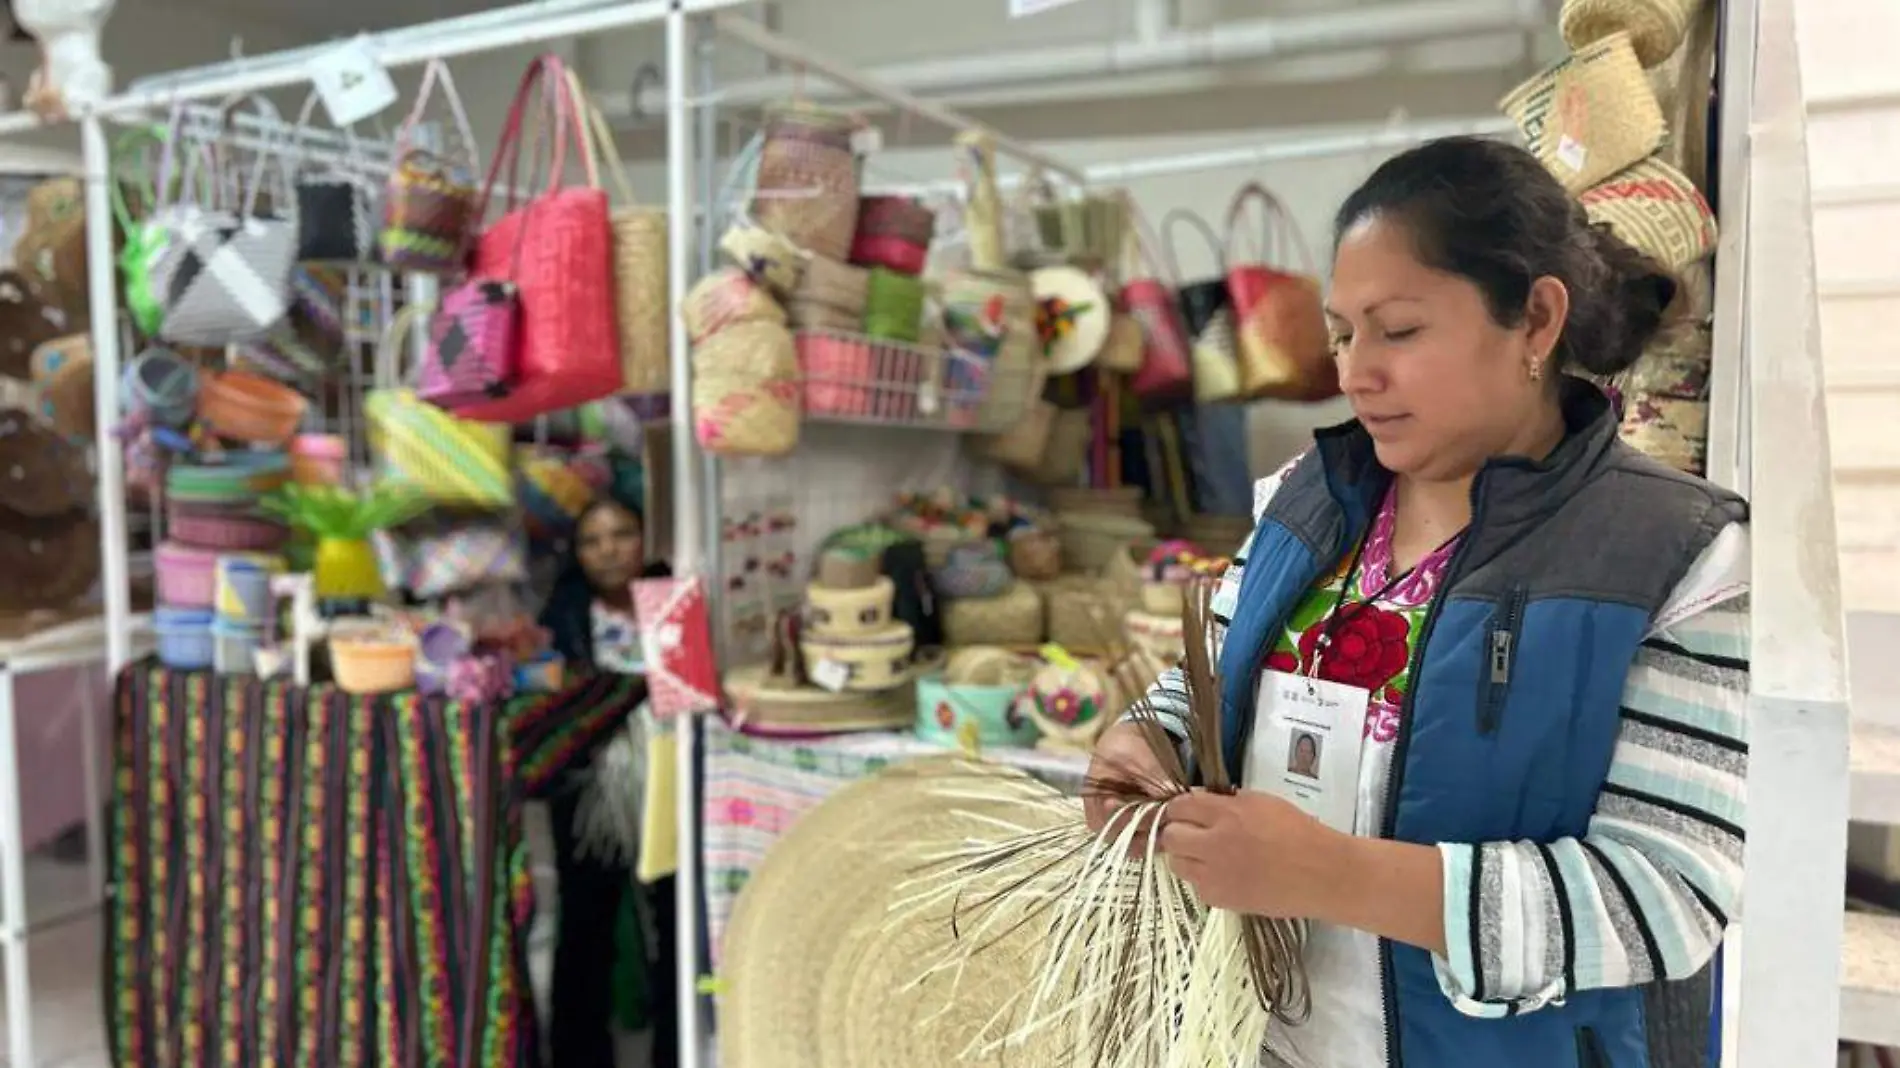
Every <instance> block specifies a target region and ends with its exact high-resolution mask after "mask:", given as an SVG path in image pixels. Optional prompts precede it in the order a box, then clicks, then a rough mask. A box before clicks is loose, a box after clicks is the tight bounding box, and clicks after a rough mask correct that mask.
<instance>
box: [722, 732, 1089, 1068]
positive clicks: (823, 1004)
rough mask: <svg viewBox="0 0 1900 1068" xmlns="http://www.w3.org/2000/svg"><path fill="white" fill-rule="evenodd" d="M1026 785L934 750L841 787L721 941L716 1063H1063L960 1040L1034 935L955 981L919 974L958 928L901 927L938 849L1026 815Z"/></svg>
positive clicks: (782, 849) (889, 1067)
mask: <svg viewBox="0 0 1900 1068" xmlns="http://www.w3.org/2000/svg"><path fill="white" fill-rule="evenodd" d="M1031 789H1033V786H1032V780H1030V779H1029V778H1028V777H1027V776H1024V775H1022V774H1021V773H1018V772H1015V771H1011V770H1009V769H1006V768H1002V767H998V766H995V765H988V764H981V763H976V762H973V761H969V760H965V759H961V758H957V757H936V758H929V759H925V760H918V761H913V762H909V763H905V764H898V765H895V766H893V767H891V768H889V769H887V770H885V771H884V772H882V773H880V774H878V775H875V776H873V777H871V778H868V779H861V780H859V781H858V782H855V783H853V784H851V785H850V786H847V787H845V788H844V789H842V790H840V791H839V792H838V793H836V794H833V795H832V796H831V797H830V798H829V799H827V800H826V801H825V802H824V803H822V804H820V805H819V806H818V807H817V808H815V809H813V810H811V811H810V812H808V813H806V814H805V815H804V816H803V817H802V818H801V819H800V820H799V821H798V822H797V823H796V824H794V825H793V827H792V829H791V831H790V833H788V834H786V835H785V837H783V838H781V839H780V840H779V841H778V843H777V844H776V845H774V846H773V847H772V851H771V852H770V853H769V854H767V856H766V859H765V863H764V864H763V865H762V866H761V867H760V868H759V869H758V871H757V872H756V873H754V874H753V876H752V878H751V880H750V881H749V882H747V883H746V886H745V889H744V890H743V891H742V892H741V894H740V896H739V901H738V905H737V907H736V909H735V910H734V912H733V916H732V922H731V925H730V926H729V927H728V928H727V931H726V937H725V942H724V945H725V960H724V962H723V965H722V968H721V971H722V972H723V976H722V978H723V985H724V988H725V992H724V994H723V995H722V997H721V998H720V1003H719V1023H720V1026H719V1063H720V1065H721V1066H722V1068H900V1066H902V1068H922V1066H930V1068H947V1066H950V1065H975V1066H998V1068H1000V1066H1002V1065H1006V1064H1007V1065H1012V1066H1013V1065H1024V1066H1028V1065H1054V1064H1057V1063H1059V1061H1060V1057H1059V1056H1058V1055H1057V1053H1056V1051H1055V1050H1052V1049H1042V1048H1037V1047H1034V1046H1032V1047H1030V1048H1017V1049H1010V1050H1008V1051H1007V1052H1006V1053H1004V1054H1000V1055H995V1056H989V1057H966V1056H965V1054H966V1049H967V1047H969V1046H970V1045H971V1044H972V1043H973V1042H974V1041H975V1040H976V1038H977V1036H978V1034H979V1033H980V1032H981V1031H982V1030H983V1029H984V1027H985V1025H988V1024H990V1023H991V1022H992V1019H993V1018H994V1017H995V1016H996V1014H997V1013H998V1012H999V1011H1000V1010H1002V1009H1003V1008H1004V1006H1005V1005H1006V1004H1007V1001H1008V999H1009V998H1010V997H1012V996H1013V995H1015V994H1016V993H1017V992H1019V991H1020V990H1021V989H1022V988H1023V987H1024V986H1025V985H1026V984H1028V983H1029V982H1031V981H1032V980H1033V979H1034V977H1035V974H1036V972H1035V968H1036V963H1037V962H1036V951H1037V949H1038V944H1037V938H1038V936H1039V935H1038V931H1037V929H1036V927H1035V925H1033V924H1030V925H1024V927H1023V928H1022V929H1021V930H1019V931H1017V932H1015V933H1012V934H1009V935H1005V936H1003V937H1002V938H1000V939H999V940H998V941H996V942H993V943H988V944H986V948H985V951H984V952H980V953H976V954H974V955H973V956H972V958H971V960H970V962H969V964H968V965H967V966H966V967H965V968H964V969H963V971H962V972H961V974H951V973H941V974H937V975H932V976H929V977H923V976H920V975H919V974H918V972H919V968H920V965H919V962H920V961H928V960H932V959H936V958H939V957H941V956H942V952H941V951H942V950H943V949H944V948H945V947H946V945H947V944H948V943H949V942H950V941H951V940H953V939H954V938H955V937H956V936H955V934H954V932H953V928H952V925H951V923H950V918H949V916H948V915H947V914H946V915H941V916H937V915H924V916H922V917H920V918H917V919H909V918H907V919H906V920H905V921H904V922H902V923H895V922H893V921H892V919H891V918H890V912H891V908H892V906H893V904H894V903H895V902H896V900H897V899H898V897H899V891H900V889H902V888H903V887H904V885H905V884H906V883H907V882H908V881H909V880H911V879H914V878H915V877H916V876H917V873H918V871H919V869H921V868H923V867H924V866H926V865H927V864H928V863H929V862H930V861H931V860H932V859H933V858H935V857H936V856H937V855H938V854H941V853H943V852H945V851H947V850H949V849H952V848H954V847H957V846H959V845H961V844H962V843H963V842H964V841H965V840H966V839H969V838H973V837H978V836H981V835H982V834H984V833H985V822H984V821H985V820H986V819H989V818H994V817H997V816H1002V815H1010V814H1014V813H1016V812H1017V811H1018V810H1019V809H1020V808H1021V807H1022V805H1021V798H1023V797H1026V796H1029V794H1028V791H1029V790H1031Z"/></svg>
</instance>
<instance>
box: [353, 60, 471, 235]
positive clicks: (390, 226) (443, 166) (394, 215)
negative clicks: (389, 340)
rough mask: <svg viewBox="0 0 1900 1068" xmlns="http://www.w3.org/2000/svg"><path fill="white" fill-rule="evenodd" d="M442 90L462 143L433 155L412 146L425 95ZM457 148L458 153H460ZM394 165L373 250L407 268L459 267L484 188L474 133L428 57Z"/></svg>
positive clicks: (443, 71)
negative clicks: (478, 172) (480, 184)
mask: <svg viewBox="0 0 1900 1068" xmlns="http://www.w3.org/2000/svg"><path fill="white" fill-rule="evenodd" d="M438 85H439V86H440V87H441V90H442V96H443V99H444V100H446V101H447V102H448V106H449V114H450V117H451V118H452V119H453V121H454V127H453V128H454V132H455V133H456V134H457V135H458V136H459V137H460V138H461V142H460V144H459V146H455V147H449V146H444V148H443V150H442V151H441V152H430V151H427V150H425V149H423V148H421V147H419V146H417V145H416V144H415V135H416V130H417V128H418V127H419V126H420V125H421V123H422V116H423V114H424V110H425V109H426V108H427V106H428V103H429V95H430V93H432V92H433V91H434V90H435V89H436V88H437V86H438ZM457 148H459V151H457ZM392 157H393V160H392V161H393V163H394V166H393V167H392V168H391V169H390V172H389V185H388V187H387V189H386V190H385V191H384V195H383V223H382V231H381V232H380V233H379V234H378V235H377V238H376V248H377V252H378V254H379V256H380V258H381V259H382V261H383V262H384V263H386V264H388V265H389V266H391V267H397V268H400V269H402V270H405V271H424V272H439V273H450V272H454V271H459V270H461V268H462V261H463V258H464V257H465V256H466V255H467V254H468V248H469V242H470V241H471V240H472V239H473V237H474V233H475V227H476V226H477V225H479V223H480V221H481V218H480V215H479V208H478V204H479V203H480V201H481V189H480V187H478V186H477V185H476V184H475V174H476V166H477V163H476V160H477V159H478V158H479V155H478V150H477V148H476V144H475V132H474V130H472V129H471V128H470V127H469V124H468V112H467V111H465V110H464V109H463V107H462V97H461V94H459V93H457V92H456V91H455V79H454V78H453V77H451V76H450V74H449V68H448V64H446V63H443V62H442V61H441V60H439V59H433V60H430V61H429V63H428V65H427V66H426V67H424V68H423V72H422V86H421V88H419V89H417V90H416V102H415V105H414V106H413V107H412V108H411V109H410V111H409V115H408V117H407V118H405V119H404V120H403V124H402V126H401V127H399V128H398V130H397V132H396V143H395V146H394V151H393V153H392Z"/></svg>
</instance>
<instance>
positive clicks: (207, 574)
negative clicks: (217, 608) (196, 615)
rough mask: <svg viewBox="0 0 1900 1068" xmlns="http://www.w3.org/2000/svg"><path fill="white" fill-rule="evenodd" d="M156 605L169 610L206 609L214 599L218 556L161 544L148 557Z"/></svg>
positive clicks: (176, 545) (207, 551)
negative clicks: (154, 577) (155, 582)
mask: <svg viewBox="0 0 1900 1068" xmlns="http://www.w3.org/2000/svg"><path fill="white" fill-rule="evenodd" d="M152 564H153V570H154V571H155V572H156V573H157V578H158V603H160V604H162V605H168V606H170V607H173V608H209V607H211V605H212V603H213V602H214V601H215V600H216V599H217V595H218V554H217V553H216V552H215V551H213V550H210V549H203V548H199V547H197V546H193V545H181V544H179V543H178V542H176V541H168V542H162V543H161V544H160V545H159V546H158V548H157V549H156V550H154V551H153V553H152Z"/></svg>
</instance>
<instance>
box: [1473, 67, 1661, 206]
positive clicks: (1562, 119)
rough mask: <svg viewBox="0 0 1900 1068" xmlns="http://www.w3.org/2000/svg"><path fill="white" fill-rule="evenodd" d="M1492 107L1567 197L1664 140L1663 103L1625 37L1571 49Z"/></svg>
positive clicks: (1653, 148)
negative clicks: (1521, 136)
mask: <svg viewBox="0 0 1900 1068" xmlns="http://www.w3.org/2000/svg"><path fill="white" fill-rule="evenodd" d="M1498 108H1499V109H1500V110H1501V111H1503V112H1504V113H1505V114H1506V115H1508V116H1510V117H1511V119H1512V120H1513V121H1514V122H1516V123H1517V125H1518V127H1519V128H1520V129H1522V130H1523V131H1524V142H1525V145H1526V147H1528V148H1529V149H1530V150H1531V153H1532V154H1533V155H1535V156H1536V157H1537V158H1538V159H1539V160H1541V161H1542V162H1543V164H1544V166H1545V167H1547V168H1549V169H1550V172H1551V173H1552V174H1554V175H1556V176H1557V179H1558V180H1559V181H1561V182H1563V184H1564V188H1565V189H1567V190H1569V191H1570V192H1571V193H1581V192H1582V191H1584V190H1585V189H1588V188H1590V187H1591V186H1593V185H1595V184H1597V183H1598V182H1601V181H1602V180H1604V179H1605V178H1608V177H1610V176H1611V175H1613V174H1615V173H1616V172H1618V171H1620V170H1623V169H1624V168H1626V167H1630V166H1633V165H1634V164H1636V163H1637V162H1638V161H1640V160H1643V159H1646V158H1648V157H1649V155H1650V154H1652V153H1654V152H1655V151H1656V149H1657V148H1659V147H1660V146H1661V145H1662V142H1663V133H1664V127H1663V115H1662V106H1661V105H1660V104H1659V103H1658V102H1657V100H1656V93H1655V90H1654V89H1652V88H1650V84H1649V79H1648V78H1647V77H1645V76H1644V75H1643V65H1642V64H1641V63H1638V62H1637V61H1636V51H1635V48H1634V47H1633V46H1632V45H1631V44H1630V36H1629V34H1627V33H1614V34H1611V35H1610V36H1608V37H1605V38H1603V39H1602V40H1600V41H1596V42H1593V43H1592V44H1590V45H1588V46H1586V47H1584V48H1582V49H1580V50H1578V51H1577V52H1575V53H1573V54H1572V55H1570V56H1569V57H1568V58H1566V59H1564V60H1563V61H1562V62H1560V63H1558V64H1556V65H1555V66H1553V67H1550V68H1549V69H1547V70H1545V71H1543V72H1542V73H1540V74H1538V75H1537V76H1536V77H1534V78H1532V79H1531V80H1530V81H1527V82H1525V83H1524V84H1523V85H1520V86H1518V87H1517V88H1516V89H1514V90H1512V91H1511V93H1510V95H1508V96H1506V97H1505V98H1504V99H1503V100H1502V101H1499V103H1498Z"/></svg>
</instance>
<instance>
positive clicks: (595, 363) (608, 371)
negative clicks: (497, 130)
mask: <svg viewBox="0 0 1900 1068" xmlns="http://www.w3.org/2000/svg"><path fill="white" fill-rule="evenodd" d="M565 72H566V66H565V65H564V64H563V63H562V61H561V59H560V57H559V56H556V55H554V54H552V53H549V54H547V55H543V56H541V57H540V58H538V59H536V60H535V61H534V62H533V63H532V64H530V65H529V67H528V70H527V72H526V73H525V74H523V75H522V78H521V85H520V88H519V89H517V90H516V92H515V99H514V103H513V104H512V105H511V106H510V107H509V109H508V119H507V122H506V124H505V125H504V127H503V130H502V139H501V144H500V146H499V147H498V148H497V149H496V152H495V158H494V161H493V162H492V163H491V164H490V165H489V169H488V182H487V190H486V192H485V193H484V194H483V201H484V210H485V208H486V202H487V198H488V197H490V196H492V195H493V194H494V193H495V192H496V191H497V189H498V186H497V185H496V182H497V180H498V179H499V178H500V177H501V175H502V165H503V164H504V163H506V164H507V165H508V170H507V174H508V178H507V190H508V198H507V201H506V213H505V214H503V215H502V217H501V218H500V219H497V220H496V221H495V223H494V225H492V226H490V227H489V228H488V229H487V230H486V231H484V232H483V234H482V236H481V238H480V240H478V241H477V242H476V244H475V258H474V262H473V264H472V266H471V268H470V272H469V273H470V274H472V275H474V276H476V277H478V278H505V279H508V280H509V281H511V282H513V283H514V285H515V288H516V291H517V292H518V294H519V297H520V302H521V332H520V338H521V341H520V352H519V355H518V357H517V362H516V371H515V384H514V387H513V388H512V389H511V390H510V391H509V393H508V395H507V396H506V397H502V398H499V399H496V400H491V401H485V402H482V403H479V404H472V405H468V406H465V407H462V408H459V409H458V410H457V412H458V414H460V415H461V416H462V417H464V418H467V419H474V420H477V421H479V422H484V423H526V422H528V421H530V420H532V419H534V418H535V417H536V416H539V415H547V414H549V413H552V412H558V411H562V410H565V409H568V408H578V407H580V406H582V405H584V404H587V403H588V402H590V401H596V400H600V399H601V398H603V397H610V396H612V395H614V394H616V393H618V392H620V390H621V386H622V385H623V383H624V381H625V377H624V372H623V371H622V368H621V364H620V330H619V326H618V324H617V323H616V322H615V318H614V306H615V300H614V270H613V231H612V228H611V227H610V225H609V223H608V213H607V194H606V193H605V192H604V191H603V190H602V189H601V188H600V175H599V171H598V170H597V168H595V167H594V166H592V164H593V160H592V159H591V158H590V157H589V156H588V154H587V153H583V154H582V162H583V163H585V164H588V166H587V167H586V176H587V184H586V185H583V186H568V185H564V184H563V179H564V174H563V171H564V167H565V164H566V160H567V149H568V145H569V137H570V135H572V136H575V137H580V138H584V137H585V136H586V130H585V128H584V126H583V125H582V120H581V116H580V112H579V110H578V108H577V102H576V101H575V100H574V97H573V93H572V92H571V90H570V87H569V85H568V82H567V77H566V73H565ZM537 94H538V95H539V96H540V98H541V99H542V100H543V101H545V102H546V103H547V104H548V106H549V107H550V108H551V109H552V111H553V115H552V120H553V123H554V129H553V130H552V131H550V134H551V136H550V137H549V138H548V140H550V141H552V142H553V146H552V149H551V158H550V160H549V171H548V173H549V182H548V188H547V190H546V192H544V193H543V194H542V195H541V196H538V197H534V198H531V199H529V200H527V201H526V202H525V203H522V204H519V205H517V204H516V203H515V199H514V189H515V187H516V185H517V181H516V178H517V173H516V172H517V171H518V170H519V166H518V165H519V163H520V156H521V139H522V138H521V133H522V123H523V120H524V118H525V110H526V108H527V107H528V106H529V104H530V103H531V102H532V101H533V100H534V99H535V98H536V96H537Z"/></svg>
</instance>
